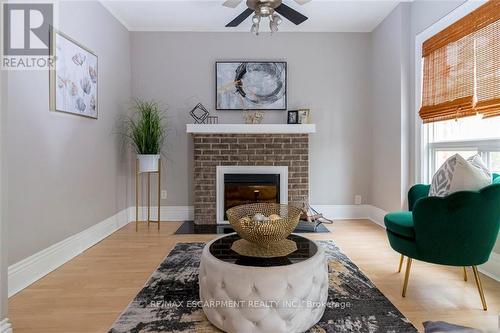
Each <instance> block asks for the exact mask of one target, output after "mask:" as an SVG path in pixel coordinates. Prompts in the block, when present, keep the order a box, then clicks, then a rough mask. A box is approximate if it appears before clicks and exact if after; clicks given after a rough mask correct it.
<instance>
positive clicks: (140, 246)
mask: <svg viewBox="0 0 500 333" xmlns="http://www.w3.org/2000/svg"><path fill="white" fill-rule="evenodd" d="M179 225H180V223H177V222H165V223H162V225H161V231H160V232H158V231H157V230H156V228H155V227H151V229H150V230H148V229H147V227H146V226H145V225H141V226H140V228H139V232H138V233H136V232H135V226H134V224H133V223H130V224H128V225H127V226H125V227H124V228H122V229H121V230H119V231H117V232H116V233H114V234H113V235H111V236H109V237H108V238H106V239H105V240H103V241H102V242H100V243H99V244H97V245H95V246H93V247H92V248H90V249H88V250H87V251H85V252H84V253H83V254H81V255H79V256H78V257H76V258H74V259H73V260H71V261H70V262H68V263H66V264H65V265H63V266H61V267H60V268H58V269H57V270H56V271H54V272H52V273H50V274H49V275H47V276H45V277H44V278H42V279H41V280H39V281H38V282H36V283H34V284H33V285H31V286H30V287H28V288H26V289H24V290H23V291H21V292H19V293H18V294H16V295H15V296H13V297H12V298H10V299H9V318H10V319H11V321H12V323H13V326H14V332H15V333H24V332H33V333H34V332H36V333H63V332H64V333H77V332H78V333H80V332H85V333H90V332H107V330H108V329H109V328H110V326H111V325H112V323H113V322H114V320H115V319H116V318H117V317H118V316H119V315H120V313H121V312H122V311H123V310H124V309H125V307H126V306H127V305H128V303H129V302H130V301H131V300H132V299H133V298H134V296H135V295H136V294H137V293H138V291H139V290H140V289H141V288H142V287H143V285H144V283H145V282H146V281H147V279H148V278H149V276H150V274H151V273H152V272H153V271H154V270H155V269H156V267H157V266H158V265H159V263H160V262H161V261H162V259H163V258H164V257H165V256H166V255H167V254H168V253H169V251H170V250H171V249H172V247H173V246H174V245H175V243H177V242H196V241H208V240H210V239H212V238H214V237H216V236H215V235H173V233H174V231H175V230H176V229H177V227H178V226H179ZM330 229H331V231H332V232H331V233H330V234H314V235H312V236H311V238H314V239H334V240H335V242H336V243H337V245H338V246H339V247H340V248H341V249H342V250H343V251H344V252H345V253H346V254H347V255H348V256H349V257H350V258H351V260H352V261H354V262H355V263H356V264H357V265H358V266H359V267H360V269H361V270H362V271H363V272H364V273H365V274H366V275H367V276H368V277H369V278H370V279H371V280H372V281H373V282H374V283H375V285H376V286H377V287H378V288H379V289H380V290H381V291H382V292H383V293H384V294H385V295H386V296H387V297H388V298H389V299H390V300H391V301H392V302H393V303H394V304H395V305H396V307H397V308H398V309H399V310H400V311H401V312H402V313H403V314H405V315H406V316H407V317H408V318H409V319H410V320H411V321H412V322H413V324H414V325H415V326H417V327H418V328H419V329H420V330H421V329H422V325H421V323H422V322H423V321H426V320H444V321H448V322H452V323H455V324H459V325H468V326H473V327H476V328H483V329H497V328H498V320H499V319H498V315H499V312H500V283H499V282H496V281H495V280H493V279H490V278H488V277H486V276H484V275H481V278H482V281H483V287H484V291H485V295H486V300H487V302H488V307H489V310H488V311H487V312H486V311H483V310H482V308H481V301H480V298H479V294H478V292H477V289H476V285H475V283H474V279H473V274H472V269H470V268H469V269H468V275H469V279H468V282H464V281H463V275H462V274H463V271H462V269H461V268H453V267H443V266H437V265H431V264H427V263H422V262H418V261H414V263H413V265H412V272H411V276H410V282H409V286H408V292H407V296H406V298H402V297H401V287H402V283H403V276H404V275H403V273H399V274H398V273H396V270H397V266H398V263H399V255H398V254H397V253H395V252H394V251H392V250H391V248H390V247H389V244H388V242H387V237H386V235H385V231H384V229H382V228H381V227H379V226H377V225H376V224H374V223H373V222H370V221H366V220H351V221H336V222H335V224H334V225H333V226H331V227H330Z"/></svg>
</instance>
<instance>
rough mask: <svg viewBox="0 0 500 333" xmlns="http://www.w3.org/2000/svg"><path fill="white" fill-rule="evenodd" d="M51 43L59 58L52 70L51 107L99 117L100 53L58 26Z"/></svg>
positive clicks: (80, 114) (90, 116)
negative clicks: (98, 63) (98, 56)
mask: <svg viewBox="0 0 500 333" xmlns="http://www.w3.org/2000/svg"><path fill="white" fill-rule="evenodd" d="M50 47H51V52H52V55H53V56H54V58H55V64H54V66H53V68H52V69H51V70H50V109H51V110H52V111H59V112H65V113H71V114H76V115H79V116H83V117H88V118H94V119H97V115H98V102H97V91H98V89H97V84H98V82H97V81H98V71H97V55H96V54H95V53H94V52H92V51H91V50H90V49H88V48H86V47H85V46H83V45H81V44H80V43H78V42H77V41H75V40H74V39H72V38H71V37H69V36H67V35H65V34H63V33H62V32H60V31H57V30H55V29H53V30H52V32H51V40H50Z"/></svg>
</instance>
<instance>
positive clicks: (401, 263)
mask: <svg viewBox="0 0 500 333" xmlns="http://www.w3.org/2000/svg"><path fill="white" fill-rule="evenodd" d="M404 259H405V256H404V255H401V258H399V268H398V273H401V268H402V267H403V261H404Z"/></svg>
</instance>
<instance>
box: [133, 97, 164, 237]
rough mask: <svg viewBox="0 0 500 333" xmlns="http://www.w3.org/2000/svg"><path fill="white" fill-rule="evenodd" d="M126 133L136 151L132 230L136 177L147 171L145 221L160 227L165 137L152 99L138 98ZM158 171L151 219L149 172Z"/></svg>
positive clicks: (162, 114)
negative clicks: (154, 214)
mask: <svg viewBox="0 0 500 333" xmlns="http://www.w3.org/2000/svg"><path fill="white" fill-rule="evenodd" d="M126 136H127V137H128V138H129V140H130V141H131V144H132V146H133V147H134V149H135V151H136V153H137V160H136V174H135V187H136V188H135V222H136V224H135V229H136V231H137V229H138V226H139V192H140V191H139V178H140V176H141V174H143V173H147V192H148V193H147V202H148V204H147V206H148V207H147V209H148V211H147V220H146V221H147V222H148V227H149V224H150V223H151V222H154V223H158V230H159V229H160V220H161V219H160V206H161V201H160V193H161V159H160V154H161V149H162V146H163V144H164V141H165V136H166V124H165V116H164V111H162V110H160V108H159V106H158V104H157V103H155V102H146V101H142V100H140V99H137V100H136V101H135V112H134V115H133V116H132V117H131V118H129V120H128V123H127V134H126ZM152 173H156V174H158V219H157V221H152V220H151V218H150V210H151V194H150V192H151V191H150V188H151V186H150V185H151V174H152Z"/></svg>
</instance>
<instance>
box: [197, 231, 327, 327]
mask: <svg viewBox="0 0 500 333" xmlns="http://www.w3.org/2000/svg"><path fill="white" fill-rule="evenodd" d="M238 239H240V238H239V236H238V235H237V234H229V235H226V236H223V237H220V238H218V239H216V240H213V241H211V242H210V243H208V244H207V245H206V246H205V248H204V249H203V254H202V257H201V263H200V271H199V285H200V300H201V302H202V306H203V311H204V312H205V314H206V316H207V318H208V320H209V321H210V322H211V323H212V324H213V325H215V326H216V327H218V328H219V329H221V330H223V331H225V332H230V333H232V332H237V333H245V332H252V333H259V332H262V333H280V332H286V333H292V332H304V331H306V330H308V329H309V328H311V327H312V326H313V325H314V324H316V323H317V322H318V321H319V320H320V319H321V316H322V315H323V312H324V311H325V306H326V301H327V298H328V266H327V261H326V257H325V254H324V251H323V249H322V248H321V247H319V246H318V245H317V244H316V243H315V242H313V241H311V240H309V239H307V238H304V237H301V236H298V235H295V234H292V235H290V236H289V239H292V240H294V241H296V242H297V247H298V250H297V251H295V252H294V253H292V254H290V255H289V256H287V257H280V258H250V257H242V256H239V255H238V254H237V253H235V252H233V251H232V250H230V247H231V244H232V243H233V241H235V240H238Z"/></svg>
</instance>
